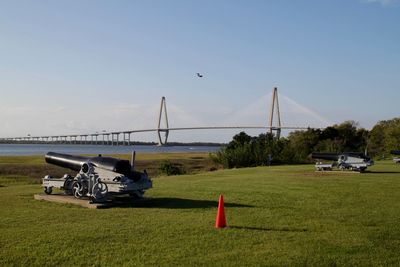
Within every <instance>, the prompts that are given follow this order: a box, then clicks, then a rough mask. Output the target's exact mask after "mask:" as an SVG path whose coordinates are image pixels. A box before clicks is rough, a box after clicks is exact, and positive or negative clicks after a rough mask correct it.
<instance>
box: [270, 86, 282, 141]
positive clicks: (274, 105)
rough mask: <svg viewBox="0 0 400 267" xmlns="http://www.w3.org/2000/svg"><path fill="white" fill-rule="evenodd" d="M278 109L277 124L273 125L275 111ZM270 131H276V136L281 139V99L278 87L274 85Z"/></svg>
mask: <svg viewBox="0 0 400 267" xmlns="http://www.w3.org/2000/svg"><path fill="white" fill-rule="evenodd" d="M275 111H276V117H277V124H278V125H277V126H273V122H274V113H275ZM268 127H269V133H270V134H272V132H273V131H276V137H277V138H278V139H279V138H280V136H281V114H280V112H279V101H278V88H277V87H274V89H273V90H272V101H271V110H270V113H269V125H268Z"/></svg>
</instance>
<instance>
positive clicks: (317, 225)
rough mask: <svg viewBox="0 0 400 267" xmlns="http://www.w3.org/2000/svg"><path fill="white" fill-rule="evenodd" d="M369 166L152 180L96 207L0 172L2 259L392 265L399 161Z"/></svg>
mask: <svg viewBox="0 0 400 267" xmlns="http://www.w3.org/2000/svg"><path fill="white" fill-rule="evenodd" d="M15 160H16V159H15ZM16 161H18V160H16ZM2 164H5V163H4V162H3V163H2ZM10 164H11V163H10ZM38 164H41V163H40V162H38ZM3 166H5V165H3ZM1 167H2V165H1V159H0V168H1ZM370 171H371V172H368V173H362V174H360V173H341V172H332V173H316V172H314V167H313V166H312V165H299V166H274V167H259V168H249V169H233V170H222V171H215V172H207V173H200V174H196V175H184V176H170V177H159V178H156V179H154V188H153V189H150V190H149V191H148V192H147V193H146V197H148V198H149V199H148V200H147V201H146V202H143V203H141V204H137V205H136V206H135V205H133V206H129V207H119V208H110V209H103V210H90V209H85V208H81V207H78V206H74V205H64V204H57V203H50V202H44V201H37V200H34V199H33V194H35V193H40V192H42V188H41V187H40V185H39V184H29V182H28V181H27V180H26V179H25V178H24V179H18V177H14V178H15V179H12V177H11V178H10V174H8V175H0V203H1V204H0V231H1V234H0V248H1V249H0V266H9V265H11V266H12V265H13V266H32V265H36V266H71V265H78V266H168V265H169V266H203V265H204V266H260V265H261V266H270V265H274V266H276V265H278V266H343V265H346V266H354V265H358V266H387V265H391V266H399V264H400V253H399V248H400V166H396V165H394V164H393V163H392V162H389V161H387V162H377V163H376V166H373V167H372V168H370ZM219 194H223V195H224V199H225V213H226V215H227V222H228V225H229V227H228V228H226V229H215V228H214V225H215V218H216V213H217V205H218V197H219Z"/></svg>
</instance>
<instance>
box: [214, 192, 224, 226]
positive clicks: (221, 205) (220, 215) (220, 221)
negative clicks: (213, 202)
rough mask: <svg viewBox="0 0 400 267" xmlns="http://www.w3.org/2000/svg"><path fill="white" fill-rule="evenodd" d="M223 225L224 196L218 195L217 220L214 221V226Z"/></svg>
mask: <svg viewBox="0 0 400 267" xmlns="http://www.w3.org/2000/svg"><path fill="white" fill-rule="evenodd" d="M224 227H226V218H225V209H224V196H223V195H220V196H219V203H218V213H217V221H216V222H215V228H224Z"/></svg>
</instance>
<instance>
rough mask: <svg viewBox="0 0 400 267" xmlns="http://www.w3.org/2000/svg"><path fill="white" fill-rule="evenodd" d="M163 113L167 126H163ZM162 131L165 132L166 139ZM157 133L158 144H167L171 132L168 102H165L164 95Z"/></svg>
mask: <svg viewBox="0 0 400 267" xmlns="http://www.w3.org/2000/svg"><path fill="white" fill-rule="evenodd" d="M163 113H164V123H165V127H164V128H161V120H162V115H163ZM162 133H164V140H163V138H162ZM157 134H158V145H159V146H162V145H165V144H167V141H168V134H169V125H168V114H167V103H166V102H165V96H163V97H162V98H161V105H160V114H159V116H158V126H157Z"/></svg>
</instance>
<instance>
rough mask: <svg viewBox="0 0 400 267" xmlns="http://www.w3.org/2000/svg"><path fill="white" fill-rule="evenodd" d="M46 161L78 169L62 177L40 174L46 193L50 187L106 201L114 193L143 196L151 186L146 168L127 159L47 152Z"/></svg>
mask: <svg viewBox="0 0 400 267" xmlns="http://www.w3.org/2000/svg"><path fill="white" fill-rule="evenodd" d="M45 160H46V162H47V163H49V164H53V165H57V166H59V167H63V168H68V169H70V170H73V171H77V172H78V173H77V174H76V176H74V177H73V176H71V175H69V174H65V175H64V176H63V177H61V178H54V177H51V176H50V175H46V176H45V177H44V178H43V188H44V192H45V193H46V194H51V193H52V191H53V188H58V189H61V190H64V193H65V194H67V195H73V196H74V197H75V198H82V197H88V198H89V199H90V200H91V201H94V202H102V201H106V200H107V199H109V198H110V197H112V196H113V195H124V194H126V195H129V196H130V197H133V198H142V197H143V194H144V192H145V191H146V190H147V189H149V188H151V187H152V181H151V180H150V179H149V177H148V174H147V172H146V170H144V171H143V172H138V171H135V170H134V164H133V161H134V157H132V164H131V163H130V162H129V161H128V160H122V159H116V158H112V157H102V156H101V155H99V156H97V157H84V156H74V155H68V154H60V153H55V152H49V153H47V154H46V156H45Z"/></svg>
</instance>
